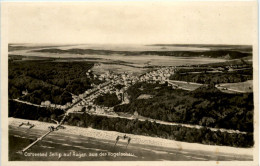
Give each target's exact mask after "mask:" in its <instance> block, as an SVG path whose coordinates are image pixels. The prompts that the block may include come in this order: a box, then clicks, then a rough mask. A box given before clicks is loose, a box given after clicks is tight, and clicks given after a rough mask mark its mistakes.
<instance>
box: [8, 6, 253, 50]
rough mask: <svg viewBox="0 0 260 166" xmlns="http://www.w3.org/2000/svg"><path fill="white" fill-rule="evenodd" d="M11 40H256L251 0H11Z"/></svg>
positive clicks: (103, 42)
mask: <svg viewBox="0 0 260 166" xmlns="http://www.w3.org/2000/svg"><path fill="white" fill-rule="evenodd" d="M6 7H7V9H8V41H9V43H60V44H72V43H73V44H75V43H80V44H89V43H93V44H156V43H160V44H249V45H250V44H252V42H253V38H254V35H255V34H256V13H255V12H256V7H257V5H256V3H253V2H232V1H231V2H223V1H222V2H169V1H168V2H165V1H160V2H159V1H153V2H147V1H146V2H136V1H132V2H118V1H114V2H111V1H110V2H77V3H76V2H74V3H69V2H59V3H54V2H49V3H47V2H44V3H39V2H38V3H37V2H34V3H8V4H7V5H6Z"/></svg>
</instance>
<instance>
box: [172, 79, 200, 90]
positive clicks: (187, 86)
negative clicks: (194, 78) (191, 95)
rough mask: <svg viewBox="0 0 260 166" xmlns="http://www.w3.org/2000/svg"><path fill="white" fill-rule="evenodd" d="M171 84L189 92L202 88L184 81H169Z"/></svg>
mask: <svg viewBox="0 0 260 166" xmlns="http://www.w3.org/2000/svg"><path fill="white" fill-rule="evenodd" d="M169 83H171V84H174V85H176V86H178V88H179V89H184V90H189V91H193V90H195V89H197V88H199V87H200V86H202V84H197V83H192V82H184V81H175V80H169Z"/></svg>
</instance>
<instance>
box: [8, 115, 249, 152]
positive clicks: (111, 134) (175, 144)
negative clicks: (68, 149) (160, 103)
mask: <svg viewBox="0 0 260 166" xmlns="http://www.w3.org/2000/svg"><path fill="white" fill-rule="evenodd" d="M22 122H24V123H27V122H30V123H31V124H34V125H35V126H34V127H33V129H36V130H37V129H38V130H46V131H47V130H48V127H49V126H51V125H54V124H53V123H46V122H40V121H37V120H27V119H18V118H8V125H9V126H17V127H18V126H19V124H21V123H22ZM63 126H64V127H65V128H66V129H60V130H58V131H55V132H56V133H63V134H72V135H78V136H84V137H90V138H96V139H103V140H110V141H115V139H116V137H117V136H118V135H120V136H123V135H124V134H125V133H120V132H117V131H107V130H97V129H93V128H83V127H77V126H69V125H63ZM126 134H127V136H129V137H131V143H132V144H143V145H151V146H157V147H165V148H176V149H179V150H201V151H205V152H214V153H226V154H233V155H248V156H253V150H254V147H252V148H237V147H229V146H217V145H205V144H199V143H188V142H181V141H175V140H169V139H164V138H158V137H149V136H143V135H134V134H128V133H126Z"/></svg>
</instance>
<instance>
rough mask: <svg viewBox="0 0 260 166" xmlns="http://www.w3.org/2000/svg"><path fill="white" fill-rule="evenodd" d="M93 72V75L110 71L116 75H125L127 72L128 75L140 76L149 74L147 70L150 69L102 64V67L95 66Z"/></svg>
mask: <svg viewBox="0 0 260 166" xmlns="http://www.w3.org/2000/svg"><path fill="white" fill-rule="evenodd" d="M92 70H93V73H94V74H97V75H100V74H104V73H106V72H108V71H110V72H113V73H116V74H123V73H124V72H127V73H132V74H134V75H140V74H143V73H145V72H147V70H149V69H148V68H137V67H131V66H126V65H120V64H100V65H95V66H94V67H93V68H92Z"/></svg>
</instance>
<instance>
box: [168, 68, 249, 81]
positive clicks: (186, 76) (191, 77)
mask: <svg viewBox="0 0 260 166" xmlns="http://www.w3.org/2000/svg"><path fill="white" fill-rule="evenodd" d="M241 72H242V71H241ZM241 72H240V73H237V72H232V73H206V72H204V73H196V74H193V73H175V74H173V75H171V76H170V79H171V80H178V81H186V82H196V83H200V84H220V83H237V82H245V81H247V80H252V79H253V75H252V74H250V75H249V74H247V73H248V72H246V71H244V74H241Z"/></svg>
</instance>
